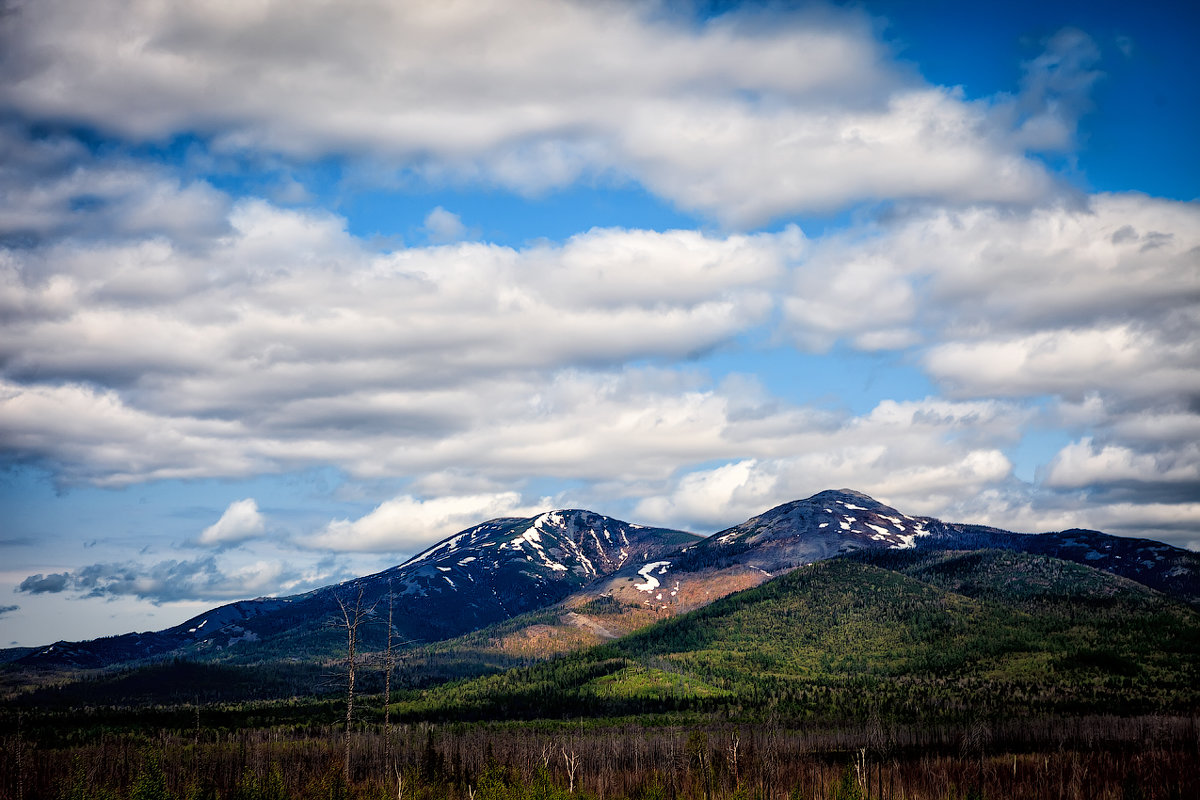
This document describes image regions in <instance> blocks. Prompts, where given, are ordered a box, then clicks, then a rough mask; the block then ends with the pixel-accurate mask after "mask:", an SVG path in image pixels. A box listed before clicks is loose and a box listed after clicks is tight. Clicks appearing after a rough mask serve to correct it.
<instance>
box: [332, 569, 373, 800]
mask: <svg viewBox="0 0 1200 800" xmlns="http://www.w3.org/2000/svg"><path fill="white" fill-rule="evenodd" d="M364 588H365V587H364V586H363V585H362V584H361V583H360V584H359V585H358V597H356V598H355V600H354V603H353V604H350V603H349V602H348V601H347V600H346V599H345V598H344V597H342V595H340V594H337V593H335V594H334V595H333V599H334V600H336V601H337V604H338V609H339V610H340V611H341V612H342V618H341V619H340V620H339V619H337V618H334V622H333V626H334V627H335V628H338V629H340V630H345V631H346V742H345V744H346V753H345V763H344V765H343V769H344V770H345V776H346V780H347V781H349V780H350V732H351V730H352V726H353V724H354V679H355V675H356V671H357V668H358V662H357V656H358V635H359V633H358V629H359V628H360V627H361V626H362V625H363V623H365V622H366V621H367V617H368V616H369V615H370V614H371V612H373V611H374V610H375V606H374V605H371V606H369V607H368V606H364V605H363V591H364Z"/></svg>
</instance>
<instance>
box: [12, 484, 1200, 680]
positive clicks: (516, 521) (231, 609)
mask: <svg viewBox="0 0 1200 800" xmlns="http://www.w3.org/2000/svg"><path fill="white" fill-rule="evenodd" d="M985 548H986V549H1000V550H1009V551H1015V552H1033V553H1038V554H1041V555H1047V556H1053V557H1056V558H1063V559H1065V560H1068V561H1075V562H1077V563H1081V564H1085V565H1087V566H1090V567H1094V568H1098V569H1101V570H1103V571H1106V572H1108V573H1110V574H1115V575H1120V576H1122V577H1126V578H1130V579H1132V580H1135V581H1137V582H1138V583H1140V584H1142V585H1146V586H1150V587H1151V588H1154V589H1157V590H1159V591H1164V592H1167V593H1168V594H1170V595H1172V596H1175V597H1178V598H1180V599H1182V600H1184V601H1185V602H1187V603H1189V604H1191V605H1193V606H1197V605H1200V586H1198V585H1197V584H1198V583H1200V580H1198V576H1200V556H1198V555H1197V554H1195V553H1191V552H1190V551H1187V550H1182V549H1181V548H1176V547H1173V546H1171V545H1167V544H1163V543H1161V542H1155V541H1152V540H1146V539H1131V538H1125V537H1114V536H1110V535H1108V534H1102V533H1099V532H1093V531H1083V530H1078V529H1073V530H1070V531H1065V532H1055V533H1044V534H1022V533H1013V532H1010V531H1004V530H1001V529H998V528H993V527H989V526H984V525H969V524H962V523H946V522H942V521H941V520H938V519H935V518H932V517H921V516H911V515H907V514H904V513H903V512H900V511H898V510H897V509H895V508H892V507H890V506H888V505H885V504H884V503H881V502H879V501H877V500H875V499H874V498H871V497H870V496H868V495H866V494H864V493H862V492H857V491H854V490H849V489H842V490H826V491H823V492H819V493H817V494H815V495H812V496H811V497H808V498H804V499H801V500H794V501H791V502H788V503H784V504H781V505H779V506H775V507H774V508H771V509H768V510H767V511H764V512H763V513H761V514H759V515H757V516H755V517H752V518H750V519H749V520H747V521H745V522H743V523H739V524H738V525H734V526H731V527H729V528H726V529H724V530H722V531H718V532H717V533H714V534H712V535H711V536H709V537H707V538H701V537H698V536H696V535H695V534H690V533H687V532H685V531H677V530H673V529H667V528H656V527H650V526H643V525H638V524H635V523H629V522H625V521H622V520H617V519H614V518H611V517H606V516H603V515H600V514H596V513H595V512H591V511H587V510H583V509H561V510H555V511H547V512H544V513H542V514H538V515H535V516H533V517H528V518H517V517H502V518H496V519H492V520H488V521H486V522H482V523H480V524H478V525H475V526H472V527H470V528H467V529H465V530H463V531H460V532H458V533H456V534H454V535H452V536H449V537H447V538H446V539H443V540H442V541H440V542H438V543H436V544H434V545H432V546H431V547H429V548H427V549H426V550H424V551H422V552H420V553H418V554H416V555H415V556H413V557H412V558H410V559H408V560H407V561H405V562H403V563H402V564H399V565H397V566H395V567H391V568H388V569H386V570H383V571H381V572H379V573H375V574H373V575H368V576H363V577H360V578H354V579H351V580H349V581H345V582H343V583H341V584H336V585H332V586H326V587H321V588H319V589H315V590H312V591H310V592H307V593H305V594H302V595H295V596H292V597H284V598H258V599H256V600H245V601H238V602H236V603H230V604H227V605H225V606H221V607H218V608H216V609H213V610H212V611H210V612H206V613H205V614H200V615H197V616H195V617H193V618H192V619H190V620H187V621H185V622H184V623H181V624H180V625H177V626H174V627H172V628H168V629H165V630H163V631H157V632H147V633H130V634H123V635H121V636H117V637H106V638H103V639H95V640H90V641H87V642H56V643H54V644H53V645H50V646H47V647H42V648H36V649H34V650H33V651H32V652H29V653H26V654H24V655H22V656H20V657H17V658H15V659H13V661H15V663H18V664H22V665H26V666H37V665H45V666H67V667H79V668H89V667H102V666H106V665H108V664H118V663H125V662H133V661H138V660H146V659H155V658H164V657H185V658H200V659H210V660H211V659H221V660H228V659H230V658H235V659H242V660H243V661H253V660H255V659H259V660H263V659H266V660H270V659H271V658H282V657H289V658H295V657H307V658H310V659H311V658H313V657H317V658H320V657H325V658H333V657H336V653H337V652H338V647H339V646H343V647H344V641H342V642H340V644H339V641H338V639H337V637H336V636H335V635H334V634H333V632H332V631H330V630H324V629H322V628H321V627H320V626H319V624H318V623H319V621H320V620H325V619H328V618H329V617H330V615H331V614H332V613H333V610H334V605H333V603H334V601H335V598H336V596H337V595H338V593H339V592H340V593H342V594H347V595H348V594H350V593H354V592H355V591H357V590H358V589H359V588H361V589H362V590H363V592H364V598H365V604H366V606H367V607H373V606H374V605H377V604H378V603H379V602H380V601H381V599H382V598H383V596H384V595H385V594H386V593H387V591H388V590H389V589H388V587H389V584H390V590H391V591H393V592H394V593H395V594H394V600H395V602H396V607H395V609H394V611H395V612H397V614H396V615H395V616H396V617H397V618H399V619H400V620H401V622H400V623H399V624H398V625H397V630H396V631H395V632H396V633H397V634H398V635H399V637H400V638H401V639H402V640H407V641H410V642H411V641H415V642H436V641H445V640H449V639H452V638H454V637H456V636H461V635H464V634H468V633H470V632H471V631H476V630H480V629H484V628H486V627H488V626H490V625H494V624H496V623H500V622H503V621H505V620H509V619H514V618H516V617H518V616H520V615H521V614H523V613H527V612H532V611H536V610H538V609H547V608H551V607H555V606H556V605H558V604H561V605H562V607H563V608H564V609H565V610H564V612H563V613H562V614H561V615H560V617H559V619H560V620H566V621H565V622H563V623H562V624H561V625H559V626H558V627H557V628H555V626H554V625H550V626H549V627H548V628H545V629H542V631H541V633H542V634H544V635H548V636H553V635H558V634H562V633H563V632H565V631H567V630H568V629H570V628H575V629H579V631H581V633H579V634H578V635H575V634H572V636H573V637H574V639H577V640H587V639H588V631H591V633H593V634H595V635H597V636H603V634H601V633H600V631H606V630H607V629H606V628H605V625H606V623H605V622H604V621H602V620H600V619H598V618H594V617H592V616H590V615H588V614H586V613H581V612H580V609H581V608H583V607H585V606H587V605H588V604H589V603H603V602H612V603H615V604H616V607H618V608H622V609H626V610H627V609H629V608H635V607H636V608H640V609H642V611H643V612H645V613H643V614H640V615H638V614H630V615H627V616H629V619H628V620H626V621H625V622H622V623H621V624H619V625H617V626H616V628H614V630H616V631H617V633H620V632H627V631H626V630H625V629H626V627H627V626H628V625H640V624H644V623H645V622H646V621H647V620H650V621H652V620H653V619H654V618H655V617H657V616H661V615H674V614H679V613H684V612H686V611H689V610H692V609H695V608H699V607H702V606H704V605H707V604H708V603H711V602H713V601H714V600H716V599H718V598H720V597H724V596H726V595H728V594H731V593H733V592H736V591H740V590H743V589H747V588H751V587H753V586H757V585H760V584H762V583H764V582H766V581H768V580H770V579H771V578H774V577H777V576H779V575H782V574H785V573H787V572H789V571H791V570H794V569H796V568H799V567H801V566H804V565H807V564H811V563H814V562H816V561H822V560H827V559H829V558H833V557H836V556H841V555H848V554H852V553H855V552H859V551H875V550H980V549H985ZM572 615H573V616H572ZM538 624H544V623H538ZM375 627H378V626H375ZM607 632H608V633H613V631H607ZM367 635H368V637H369V638H370V637H374V638H379V637H380V635H381V634H379V632H378V631H375V630H374V628H371V629H369V630H368V634H367ZM614 635H615V634H614ZM372 644H375V643H373V642H368V645H372Z"/></svg>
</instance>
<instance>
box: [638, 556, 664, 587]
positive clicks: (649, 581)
mask: <svg viewBox="0 0 1200 800" xmlns="http://www.w3.org/2000/svg"><path fill="white" fill-rule="evenodd" d="M669 566H671V562H670V561H654V562H651V563H649V564H647V565H646V566H644V567H642V568H641V569H639V570H638V575H641V576H642V579H643V580H645V583H635V584H634V585H633V588H635V589H637V590H638V591H639V592H653V591H654V590H655V589H657V588H658V585H659V584H658V578H656V577H654V576H653V575H651V574H650V573H651V572H653V571H654V570H656V569H657V570H658V574H659V575H665V574H666V573H667V567H669Z"/></svg>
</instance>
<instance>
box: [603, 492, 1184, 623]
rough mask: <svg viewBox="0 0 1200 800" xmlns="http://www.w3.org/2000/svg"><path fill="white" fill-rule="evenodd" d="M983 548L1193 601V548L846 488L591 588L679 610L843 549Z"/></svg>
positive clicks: (762, 516)
mask: <svg viewBox="0 0 1200 800" xmlns="http://www.w3.org/2000/svg"><path fill="white" fill-rule="evenodd" d="M984 548H989V549H1005V550H1011V551H1015V552H1025V553H1038V554H1042V555H1049V556H1054V557H1056V558H1061V559H1064V560H1068V561H1075V562H1077V563H1081V564H1085V565H1087V566H1089V567H1094V568H1096V569H1100V570H1103V571H1105V572H1109V573H1112V574H1114V575H1119V576H1122V577H1126V578H1130V579H1132V580H1134V581H1137V582H1139V583H1142V584H1144V585H1146V586H1150V587H1152V588H1155V589H1159V590H1160V591H1164V592H1167V593H1169V594H1171V595H1172V596H1174V597H1178V598H1180V599H1183V600H1184V601H1185V602H1188V603H1191V604H1192V605H1195V606H1200V555H1198V554H1196V553H1193V552H1191V551H1188V550H1184V549H1182V548H1178V547H1172V546H1171V545H1167V544H1163V543H1161V542H1155V541H1151V540H1149V539H1134V538H1125V537H1117V536H1108V535H1106V534H1102V533H1096V532H1095V531H1081V530H1070V531H1064V532H1061V533H1041V534H1022V533H1012V532H1009V531H1003V530H1000V529H998V528H992V527H988V526H983V525H964V524H959V523H946V522H942V521H941V520H938V519H934V518H932V517H914V516H909V515H907V514H904V513H903V512H901V511H898V510H896V509H894V508H892V507H890V506H887V505H884V504H883V503H880V502H879V501H877V500H874V499H873V498H871V497H868V496H867V495H865V494H862V493H861V492H855V491H852V490H849V489H842V490H828V491H824V492H820V493H818V494H815V495H813V496H812V497H809V498H806V499H804V500H796V501H793V502H791V503H785V504H783V505H780V506H777V507H775V508H772V509H770V510H769V511H766V512H764V513H763V514H760V515H758V516H756V517H754V518H752V519H749V520H747V521H746V522H743V523H741V524H739V525H735V526H733V527H731V528H727V529H725V530H723V531H720V532H718V533H715V534H713V535H712V536H710V537H708V538H707V539H705V540H704V541H702V542H699V543H697V544H692V545H688V546H686V547H684V548H682V549H681V550H680V552H678V553H676V554H674V555H673V556H671V557H666V556H664V557H663V558H662V559H661V560H660V561H659V562H654V563H648V562H643V563H640V564H631V565H629V566H627V567H625V568H623V569H621V570H618V571H617V572H616V573H614V574H613V576H612V577H610V578H609V579H607V580H606V581H603V582H601V583H599V584H597V585H596V586H595V587H593V588H592V589H591V590H590V594H591V595H592V596H601V595H607V596H611V597H613V598H615V599H617V600H619V601H620V602H622V603H625V604H640V605H644V606H646V607H647V608H651V609H654V610H656V611H657V612H659V613H661V614H677V613H682V612H685V611H689V610H692V609H695V608H700V607H702V606H704V605H706V604H707V603H710V602H712V601H713V600H715V599H717V598H719V597H723V596H725V595H727V594H730V593H732V592H735V591H740V590H742V589H745V588H749V587H751V586H757V585H759V584H761V583H763V582H765V581H767V580H769V579H770V578H772V577H775V576H777V575H781V574H783V573H785V572H787V571H789V570H792V569H795V568H796V567H799V566H803V565H805V564H811V563H813V562H816V561H820V560H823V559H827V558H833V557H835V556H839V555H845V554H848V553H855V552H860V551H876V550H908V549H922V550H937V551H941V550H977V549H984Z"/></svg>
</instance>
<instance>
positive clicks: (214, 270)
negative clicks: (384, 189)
mask: <svg viewBox="0 0 1200 800" xmlns="http://www.w3.org/2000/svg"><path fill="white" fill-rule="evenodd" d="M229 223H230V230H231V231H232V232H231V233H230V234H229V235H227V236H222V237H218V238H215V239H212V240H211V241H210V242H209V244H208V246H206V247H201V248H177V247H176V246H175V245H174V244H173V243H172V242H171V241H170V240H168V239H161V238H155V239H149V240H146V239H136V240H133V241H130V242H116V243H113V244H108V245H102V244H97V243H89V244H87V245H86V246H84V245H81V244H79V243H78V242H77V241H75V240H71V239H68V240H64V241H62V242H59V243H56V244H52V245H48V246H45V247H34V248H27V249H21V250H9V251H6V252H4V253H3V254H0V310H4V311H7V312H8V313H7V314H6V315H5V316H4V317H3V322H0V326H2V327H3V330H4V337H3V338H2V339H0V342H2V343H0V360H2V361H3V363H4V375H5V376H4V377H3V378H0V436H2V437H3V441H4V443H5V445H6V446H7V448H8V449H9V450H12V451H19V452H23V453H26V454H37V455H39V456H40V457H42V458H44V459H46V460H48V461H50V462H51V463H53V464H55V465H57V466H58V467H59V468H60V470H61V474H62V475H63V476H64V477H65V478H66V479H68V480H85V481H92V482H96V483H102V484H106V485H122V484H125V483H129V482H132V481H138V480H150V479H158V478H183V477H199V476H206V475H209V476H213V475H225V476H228V475H247V474H251V473H254V472H258V471H264V470H265V471H270V470H276V469H284V468H289V467H291V466H295V465H297V464H305V463H314V462H328V461H332V462H334V463H339V464H343V465H344V466H346V467H348V468H349V469H351V470H353V471H356V472H359V473H363V474H380V473H382V472H384V471H386V470H388V469H393V468H411V467H413V466H416V467H418V468H421V467H427V466H430V463H431V462H432V465H433V466H434V468H438V469H441V468H447V467H450V466H453V465H452V464H451V463H450V459H452V458H454V457H462V454H463V451H462V449H461V445H462V444H463V442H464V440H465V439H479V438H481V437H482V438H486V436H484V435H483V433H482V432H481V431H475V430H473V429H474V428H475V427H477V426H482V425H485V424H490V422H491V421H494V420H496V419H497V418H498V417H497V416H496V415H497V414H498V413H503V414H506V415H508V418H510V419H513V420H514V422H515V423H516V425H515V426H514V427H517V426H525V428H526V431H527V432H531V433H534V432H536V431H531V430H529V429H530V427H540V428H542V429H543V430H544V431H549V430H550V429H552V428H554V427H556V425H558V424H560V423H561V422H562V419H561V417H559V418H557V420H558V422H557V423H556V422H555V421H554V420H555V419H556V418H555V417H554V415H553V414H552V413H550V412H549V410H548V408H547V407H546V406H545V403H544V402H543V403H542V405H541V407H540V408H539V400H538V398H543V399H548V398H551V397H552V396H554V395H555V394H556V393H557V395H558V397H559V399H558V402H557V408H558V409H559V411H560V413H570V412H573V411H577V410H579V409H578V408H577V406H578V405H579V404H581V403H583V402H585V401H584V400H583V399H582V398H577V397H574V396H573V395H572V393H571V391H570V390H568V389H566V387H567V385H568V384H570V383H571V382H573V381H576V380H580V379H579V378H577V377H573V376H577V375H581V374H583V373H582V372H580V371H581V370H583V371H591V370H599V371H600V372H604V371H605V370H611V369H613V368H617V367H619V365H621V364H623V363H625V362H627V361H629V360H633V359H640V358H658V359H673V358H680V357H687V356H690V355H693V354H696V353H701V352H704V351H706V350H708V349H711V348H714V347H717V346H719V345H720V344H722V343H724V342H726V341H729V340H730V339H732V338H733V337H735V336H737V335H739V334H740V333H742V332H744V331H746V330H748V329H749V328H751V327H753V326H755V325H757V324H760V323H761V322H763V321H764V320H765V319H766V318H767V317H768V316H769V313H770V311H771V307H772V300H771V294H770V290H771V287H772V286H774V285H775V283H776V282H777V281H778V280H779V279H780V278H781V277H782V276H783V275H784V274H785V272H786V270H787V269H788V265H789V264H790V263H791V262H792V261H793V260H794V259H795V258H797V257H798V256H799V255H800V254H801V253H802V252H803V250H804V248H805V247H806V240H805V238H804V237H803V235H802V234H801V233H800V232H799V231H798V230H797V229H795V228H788V229H785V230H784V231H782V232H779V233H775V234H758V235H749V236H748V235H727V236H715V235H708V234H703V233H699V232H695V231H678V230H677V231H666V232H654V231H629V230H621V229H609V230H592V231H589V232H587V233H584V234H580V235H578V236H575V237H573V238H571V239H569V240H568V241H567V242H565V243H562V244H549V243H538V244H534V245H531V246H529V247H526V248H523V249H514V248H508V247H499V246H495V245H490V244H482V243H470V244H468V243H464V244H457V245H447V246H432V247H424V248H410V249H405V250H401V251H398V252H393V253H389V254H379V253H374V252H371V251H369V250H367V249H366V248H365V247H364V245H363V244H362V242H360V241H359V240H357V239H355V238H353V237H351V236H349V235H348V234H347V233H346V232H345V230H344V222H343V221H342V220H340V219H338V218H335V217H332V216H330V215H327V214H323V213H315V212H301V211H284V210H281V209H278V208H276V207H273V206H270V205H269V204H266V203H264V202H261V201H246V202H242V203H239V204H237V205H235V206H234V207H233V210H232V213H231V216H230V220H229ZM589 380H590V379H589ZM598 380H599V381H600V383H601V384H603V383H604V382H605V381H610V380H611V379H609V378H602V379H598ZM655 402H660V401H655ZM661 402H665V401H661ZM606 404H607V405H611V406H613V408H612V409H609V410H606V411H604V412H602V413H616V405H619V404H617V403H614V401H613V399H612V398H611V397H610V398H609V399H608V400H607V401H606ZM456 436H461V438H458V439H456ZM440 437H441V438H445V439H446V440H447V441H446V442H443V443H442V444H441V445H438V446H436V447H432V446H430V443H431V441H432V440H435V439H438V438H440ZM527 445H528V446H531V447H534V448H536V447H538V446H539V445H538V444H537V443H536V442H534V443H527ZM422 453H428V454H430V455H429V456H428V457H426V456H424V455H422ZM522 461H523V462H524V459H523V460H522ZM558 461H559V460H558V459H555V463H558ZM214 535H215V534H214Z"/></svg>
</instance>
